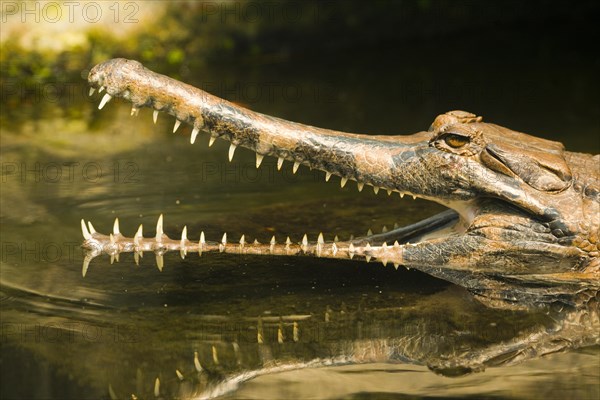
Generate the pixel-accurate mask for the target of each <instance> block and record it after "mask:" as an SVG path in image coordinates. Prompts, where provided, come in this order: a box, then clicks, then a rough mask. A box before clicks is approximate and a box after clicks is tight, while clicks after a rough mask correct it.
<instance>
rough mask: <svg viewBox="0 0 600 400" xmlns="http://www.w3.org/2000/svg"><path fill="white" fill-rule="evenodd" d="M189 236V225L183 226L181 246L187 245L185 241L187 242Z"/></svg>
mask: <svg viewBox="0 0 600 400" xmlns="http://www.w3.org/2000/svg"><path fill="white" fill-rule="evenodd" d="M187 240H188V238H187V225H186V226H184V227H183V230H182V231H181V246H182V247H183V246H185V242H187Z"/></svg>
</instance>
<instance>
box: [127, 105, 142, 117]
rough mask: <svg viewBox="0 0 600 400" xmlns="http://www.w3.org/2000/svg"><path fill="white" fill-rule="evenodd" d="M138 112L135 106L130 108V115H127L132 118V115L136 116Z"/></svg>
mask: <svg viewBox="0 0 600 400" xmlns="http://www.w3.org/2000/svg"><path fill="white" fill-rule="evenodd" d="M139 112H140V110H139V108H137V107H136V106H131V113H129V115H131V116H132V117H133V116H134V115H135V116H137V115H138V113H139Z"/></svg>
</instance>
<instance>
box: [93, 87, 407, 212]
mask: <svg viewBox="0 0 600 400" xmlns="http://www.w3.org/2000/svg"><path fill="white" fill-rule="evenodd" d="M103 90H104V87H103V86H101V87H100V89H99V90H98V93H101V92H102V91H103ZM94 91H95V89H94V88H90V91H89V95H90V96H91V95H93V94H94ZM111 99H112V96H111V95H109V94H108V93H106V94H105V95H104V97H102V100H101V101H100V104H99V105H98V109H99V110H100V109H102V108H103V107H104V106H105V105H106V103H108V102H109V101H110V100H111ZM138 112H139V109H138V108H136V107H135V106H132V108H131V115H132V116H133V115H137V114H138ZM152 120H153V121H154V123H156V121H157V120H158V110H153V112H152ZM180 125H181V121H180V120H178V119H175V125H174V126H173V133H175V132H176V131H177V129H179V126H180ZM199 132H200V128H199V127H197V126H194V127H193V129H192V134H191V136H190V143H191V144H194V142H195V141H196V137H197V136H198V133H199ZM216 139H217V135H215V134H211V136H210V139H209V142H208V146H209V147H211V146H212V145H213V144H214V142H215V140H216ZM236 148H237V145H236V144H234V143H231V144H230V146H229V153H228V158H229V161H232V160H233V155H234V154H235V150H236ZM263 158H264V155H263V154H258V153H256V168H258V167H260V165H261V163H262V160H263ZM283 161H284V159H283V157H278V158H277V169H278V170H281V167H282V166H283ZM299 167H300V162H299V161H295V162H294V165H293V167H292V172H293V173H294V174H295V173H296V172H297V171H298V168H299ZM331 175H332V174H331V172H327V171H326V172H325V181H326V182H329V180H330V179H331ZM347 182H348V178H347V177H341V180H340V186H341V187H342V188H343V187H344V186H346V183H347ZM364 186H365V183H364V182H357V189H358V191H359V192H361V191H362V190H363V188H364ZM380 189H381V188H380V187H378V186H373V192H374V193H375V194H378V193H379V190H380ZM385 190H386V191H387V194H388V196H389V195H391V194H392V193H393V192H394V191H395V190H392V189H387V188H386V189H385ZM398 193H399V194H400V198H403V197H404V195H405V194H406V193H402V192H398ZM409 194H410V193H409ZM410 195H411V196H412V198H413V200H414V199H416V198H417V196H416V195H414V194H410Z"/></svg>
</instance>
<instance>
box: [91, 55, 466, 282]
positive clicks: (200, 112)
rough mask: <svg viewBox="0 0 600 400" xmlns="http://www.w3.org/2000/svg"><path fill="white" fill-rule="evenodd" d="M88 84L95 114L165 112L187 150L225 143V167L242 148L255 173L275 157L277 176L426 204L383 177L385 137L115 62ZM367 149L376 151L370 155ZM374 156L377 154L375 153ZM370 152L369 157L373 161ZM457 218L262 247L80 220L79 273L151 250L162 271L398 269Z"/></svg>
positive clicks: (159, 227)
mask: <svg viewBox="0 0 600 400" xmlns="http://www.w3.org/2000/svg"><path fill="white" fill-rule="evenodd" d="M88 80H89V83H90V85H91V89H90V96H91V95H93V94H94V93H95V91H96V90H98V92H99V93H103V92H104V95H103V97H102V100H101V101H100V104H99V106H98V108H99V109H102V108H103V107H104V106H106V104H107V103H108V102H109V101H110V100H111V99H112V98H114V97H121V98H124V99H126V100H128V101H130V102H131V103H132V110H131V115H137V114H138V112H139V109H140V108H142V107H149V108H152V109H153V110H154V111H153V120H154V122H155V123H156V121H157V117H158V113H159V112H161V111H162V112H166V113H168V114H171V115H173V116H174V117H175V124H174V127H173V132H175V131H177V130H178V129H180V126H181V124H182V123H186V124H188V125H190V126H191V127H192V131H191V136H190V142H191V143H192V144H193V143H194V142H195V141H196V138H197V136H198V134H199V133H200V132H202V131H207V132H208V133H209V134H210V139H209V146H211V145H212V144H213V143H214V141H215V140H216V139H217V138H221V139H225V140H228V141H230V142H231V145H230V147H229V154H228V157H229V160H230V161H231V160H232V159H233V156H234V153H235V150H236V148H237V147H238V146H243V147H247V148H250V149H252V150H254V151H255V153H256V167H257V168H258V167H260V165H261V163H262V161H263V159H264V157H265V156H267V155H268V156H274V157H277V160H278V161H277V168H278V169H281V167H282V165H283V162H284V161H285V160H288V161H291V162H293V167H292V171H293V172H294V173H295V172H296V171H297V170H298V168H299V166H300V165H306V166H309V167H311V168H313V169H320V170H322V171H324V173H325V176H324V179H325V181H329V180H330V178H331V176H332V175H337V176H339V177H340V186H341V187H344V186H345V185H346V184H347V183H348V181H349V180H353V181H356V184H357V189H358V191H362V190H363V188H364V186H365V185H370V186H372V187H373V191H374V193H375V194H377V193H378V192H379V191H380V190H384V191H387V192H388V194H390V195H391V194H392V193H394V192H396V193H398V194H399V196H400V197H401V198H402V197H404V196H405V195H409V196H410V197H412V198H413V199H416V198H417V197H419V198H425V199H428V200H431V199H430V198H428V196H422V195H418V194H415V193H414V191H411V190H410V189H411V188H410V187H399V186H397V185H396V184H395V183H394V181H393V179H392V178H391V177H390V176H389V175H390V174H391V172H390V165H392V161H393V160H392V157H393V156H396V154H388V153H386V151H387V148H388V147H391V148H392V149H393V148H394V147H393V146H394V145H395V143H394V142H393V141H392V140H391V139H389V138H388V137H383V136H377V137H373V138H371V137H369V136H367V135H356V134H347V133H341V132H334V131H329V130H325V129H320V128H314V127H309V126H306V125H302V124H296V123H293V122H288V121H284V120H280V119H278V118H275V117H270V116H266V115H262V114H258V113H254V112H252V111H249V110H246V109H243V108H241V107H238V106H235V105H233V104H231V103H228V102H226V101H225V100H222V99H219V98H216V97H214V96H211V95H209V94H208V93H205V92H203V91H201V90H199V89H196V88H194V87H192V86H189V85H186V84H184V83H182V82H179V81H176V80H174V79H171V78H168V77H165V76H163V75H159V74H156V73H154V72H152V71H149V70H147V69H145V68H144V67H143V66H141V64H139V63H137V62H135V61H130V60H124V59H115V60H110V61H108V62H106V63H103V64H100V65H98V66H96V67H94V68H93V69H92V70H91V72H90V75H89V78H88ZM298 132H300V133H298ZM298 137H300V138H301V141H299V139H298ZM419 139H420V138H419ZM425 143H427V141H425ZM371 149H375V150H374V151H370V150H371ZM378 149H380V153H379V154H377V153H376V152H377V150H378ZM373 152H375V154H374V155H373V154H371V153H373ZM382 171H383V173H382ZM386 173H387V174H388V175H386ZM450 206H451V205H450ZM451 207H452V206H451ZM452 208H455V207H452ZM459 208H460V207H459ZM457 211H458V212H457ZM457 211H455V210H452V209H449V210H446V211H445V212H442V213H440V214H438V215H435V216H432V217H429V218H426V219H424V220H422V221H420V222H417V223H415V224H412V225H409V226H406V227H401V228H397V229H394V230H392V231H388V232H384V233H380V234H375V235H367V236H364V237H359V238H355V239H352V240H348V241H337V240H334V241H328V242H326V241H325V240H324V237H323V235H322V234H321V235H319V237H318V238H317V240H316V241H312V240H310V241H309V239H308V237H307V236H306V235H304V237H303V238H302V240H301V241H300V242H292V240H290V238H289V237H287V238H286V239H283V238H276V237H275V236H273V237H272V238H271V240H270V241H269V242H268V243H259V242H258V241H256V240H255V241H253V242H250V241H248V240H247V239H246V237H245V236H242V237H241V238H240V239H239V240H235V241H231V238H228V237H227V234H226V233H225V234H223V236H222V238H221V240H219V241H209V240H207V239H206V237H205V235H204V232H201V233H200V235H199V237H198V236H196V237H194V238H193V239H190V238H189V237H188V232H187V227H184V228H183V231H182V233H181V237H180V238H179V239H171V238H169V237H168V236H167V235H165V233H164V231H163V217H162V215H161V216H160V217H159V218H158V222H157V224H156V234H155V235H154V236H153V237H150V238H145V237H144V236H143V227H142V226H141V225H140V227H139V228H138V230H137V231H136V233H135V234H134V235H133V236H132V237H126V236H124V235H123V234H121V232H120V227H119V221H118V219H117V220H115V222H114V226H113V232H112V233H110V234H108V235H104V234H101V233H99V232H97V231H96V230H95V229H94V227H93V225H92V224H91V222H87V223H86V222H85V221H84V220H82V221H81V229H82V232H83V236H84V239H85V240H84V243H83V247H84V248H85V249H86V250H87V253H86V257H85V260H84V265H83V271H82V273H83V275H85V274H86V272H87V269H88V266H89V263H90V261H91V260H92V259H93V258H94V257H96V256H98V255H100V254H107V255H109V256H110V257H111V261H113V260H118V258H119V254H121V253H127V252H131V253H134V258H135V261H136V263H137V262H139V258H140V257H141V256H142V255H143V253H144V252H149V251H151V252H154V253H155V255H156V263H157V266H158V268H159V269H161V270H162V268H163V266H164V260H163V255H164V253H166V252H167V251H177V252H179V253H180V254H181V256H182V257H185V256H186V255H187V254H189V253H198V254H200V255H201V254H202V253H203V252H211V251H218V252H225V253H237V254H267V255H289V256H292V255H309V256H317V257H328V258H336V259H352V258H355V257H356V258H362V259H364V260H366V261H370V260H371V259H373V258H374V259H377V260H378V261H380V262H382V263H383V264H384V265H387V264H388V263H391V264H393V265H394V266H395V267H396V268H398V267H399V266H400V265H402V264H403V251H404V249H405V248H406V247H407V246H408V247H410V246H415V245H416V244H417V243H418V242H419V241H420V240H423V239H424V238H427V239H431V238H438V237H444V236H447V235H450V234H453V233H456V232H458V231H460V230H461V226H462V224H461V223H460V218H459V212H460V211H461V210H457ZM460 213H461V214H462V212H460Z"/></svg>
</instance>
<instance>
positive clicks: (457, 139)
mask: <svg viewBox="0 0 600 400" xmlns="http://www.w3.org/2000/svg"><path fill="white" fill-rule="evenodd" d="M470 141H471V138H469V137H468V136H463V135H457V134H455V133H448V134H446V135H444V142H446V144H447V145H448V146H450V147H452V148H453V149H458V148H459V147H462V146H464V145H465V144H468V143H469V142H470Z"/></svg>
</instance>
